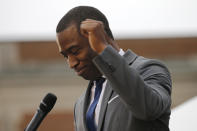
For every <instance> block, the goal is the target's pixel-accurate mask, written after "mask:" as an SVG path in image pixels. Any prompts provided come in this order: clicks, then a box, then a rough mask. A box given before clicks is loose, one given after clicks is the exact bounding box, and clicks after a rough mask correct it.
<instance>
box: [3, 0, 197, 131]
mask: <svg viewBox="0 0 197 131" xmlns="http://www.w3.org/2000/svg"><path fill="white" fill-rule="evenodd" d="M0 3H1V4H0V18H1V20H0V105H1V106H0V131H21V130H23V129H24V128H25V127H26V125H27V124H28V122H29V121H30V120H31V118H32V116H33V114H34V113H35V111H36V109H37V108H38V105H39V103H40V101H41V100H42V99H43V97H44V96H45V95H46V94H47V93H48V92H52V93H54V94H56V95H57V97H58V100H57V103H56V105H55V107H54V109H53V110H52V111H51V112H50V113H49V115H48V116H47V118H46V119H45V120H44V121H43V123H42V125H41V126H40V128H39V130H38V131H54V130H58V131H63V130H64V131H73V130H74V129H73V106H74V103H75V101H76V100H77V98H78V97H79V96H80V95H81V94H82V93H83V92H84V91H85V89H86V87H87V84H88V81H86V80H83V79H82V78H80V77H78V76H77V75H76V74H75V73H74V72H73V71H72V70H70V69H69V67H68V65H67V64H66V62H65V60H64V59H63V57H62V56H61V55H60V54H59V52H58V48H57V46H56V33H55V29H56V25H57V23H58V21H59V20H60V19H61V17H62V16H63V15H64V14H65V13H66V12H67V11H68V10H70V9H71V8H73V7H74V6H77V5H90V6H94V7H96V8H98V9H99V10H101V11H102V12H103V13H104V14H105V15H106V16H107V18H108V20H109V23H110V27H111V29H112V32H113V34H114V36H115V38H116V41H117V42H118V44H119V46H120V47H121V48H123V49H124V50H126V49H128V48H129V49H131V50H133V51H134V52H136V53H137V54H138V55H142V56H145V57H149V58H154V59H160V60H162V61H163V62H164V63H165V64H166V65H167V66H168V68H169V70H170V72H171V75H172V80H173V92H172V110H173V113H174V112H176V109H177V108H178V109H179V110H181V109H182V107H184V106H183V105H188V101H190V100H191V99H194V98H196V96H197V17H196V12H197V8H196V5H197V1H195V0H173V1H172V0H160V1H158V0H149V1H146V0H132V1H131V0H121V1H113V0H108V1H104V0H99V1H93V0H75V1H65V0H42V1H40V0H34V1H30V0H28V1H27V0H17V1H14V0H1V1H0ZM184 103H187V104H184ZM196 105H197V104H193V105H192V106H190V110H188V111H187V109H186V111H184V112H181V111H179V112H180V113H179V114H176V115H175V116H174V115H173V117H172V119H171V122H173V125H172V124H171V129H172V131H177V129H178V128H177V127H181V129H182V130H184V129H185V128H186V129H188V124H191V123H194V124H195V120H192V116H193V117H194V116H197V113H196V112H194V111H195V109H196ZM184 109H185V108H184ZM191 109H193V110H191ZM188 112H189V113H190V114H188V115H187V113H188ZM185 113H186V115H183V114H185ZM177 119H179V121H178V120H177ZM188 121H189V122H188ZM181 122H182V123H184V124H181ZM183 125H186V127H183ZM189 127H190V128H191V129H190V131H192V130H193V131H194V130H195V128H192V126H189ZM181 129H180V130H178V131H181ZM186 129H185V130H186Z"/></svg>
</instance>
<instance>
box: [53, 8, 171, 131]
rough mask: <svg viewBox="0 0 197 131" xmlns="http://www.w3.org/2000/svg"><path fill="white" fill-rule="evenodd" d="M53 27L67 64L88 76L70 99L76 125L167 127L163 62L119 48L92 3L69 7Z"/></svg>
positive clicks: (123, 129) (143, 130)
mask: <svg viewBox="0 0 197 131" xmlns="http://www.w3.org/2000/svg"><path fill="white" fill-rule="evenodd" d="M56 32H57V45H58V47H59V51H60V53H61V54H62V55H63V56H64V57H65V58H66V60H67V62H68V64H69V66H70V68H72V69H74V70H75V71H76V73H77V74H78V75H79V76H81V77H83V78H84V79H86V80H89V81H90V83H89V85H88V88H87V90H86V91H85V92H84V93H83V94H82V95H81V97H80V98H79V99H78V100H77V102H76V104H75V108H74V117H75V130H76V131H169V127H168V124H169V118H170V106H171V96H170V95H171V78H170V73H169V71H168V69H167V68H166V67H165V65H164V64H162V63H161V62H159V61H157V60H153V59H147V58H144V57H141V56H138V55H137V54H135V53H134V52H132V51H131V50H127V51H126V52H124V51H123V50H122V49H120V48H119V46H118V44H117V43H116V42H115V41H114V38H113V35H112V33H111V30H110V28H109V24H108V21H107V19H106V17H105V16H104V15H103V14H102V13H101V12H100V11H99V10H97V9H96V8H93V7H88V6H78V7H75V8H73V9H71V10H70V11H69V12H68V13H67V14H66V15H65V16H63V18H62V19H61V20H60V22H59V23H58V25H57V29H56ZM98 81H100V84H98V83H99V82H98ZM101 81H102V82H101Z"/></svg>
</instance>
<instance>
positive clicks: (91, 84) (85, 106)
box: [82, 81, 93, 131]
mask: <svg viewBox="0 0 197 131" xmlns="http://www.w3.org/2000/svg"><path fill="white" fill-rule="evenodd" d="M92 86H93V82H92V81H90V83H89V85H88V88H87V90H86V92H85V95H84V98H83V102H82V107H83V108H82V109H83V114H82V115H83V125H84V129H85V130H84V131H87V126H86V112H87V109H88V105H89V102H90V98H89V97H90V91H91V87H92Z"/></svg>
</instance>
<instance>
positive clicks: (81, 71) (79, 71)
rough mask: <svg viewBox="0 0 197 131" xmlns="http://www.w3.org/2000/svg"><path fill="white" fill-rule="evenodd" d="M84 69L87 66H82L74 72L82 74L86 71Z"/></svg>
mask: <svg viewBox="0 0 197 131" xmlns="http://www.w3.org/2000/svg"><path fill="white" fill-rule="evenodd" d="M86 69H87V67H86V66H84V67H82V68H80V69H79V70H76V72H77V74H78V75H82V74H83V73H84V72H85V71H86Z"/></svg>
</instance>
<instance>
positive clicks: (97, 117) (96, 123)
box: [89, 49, 125, 126]
mask: <svg viewBox="0 0 197 131" xmlns="http://www.w3.org/2000/svg"><path fill="white" fill-rule="evenodd" d="M118 53H119V54H120V55H121V56H123V55H124V53H125V52H124V51H123V50H122V49H120V51H119V52H118ZM103 77H104V78H105V76H103ZM106 83H107V79H106V80H105V82H104V83H103V86H102V91H101V94H100V97H99V101H98V104H97V106H96V109H95V113H94V115H95V116H94V120H95V125H96V126H98V120H99V113H100V109H101V102H102V100H103V94H104V92H105V87H106ZM95 88H96V82H95V81H94V85H93V87H92V88H91V93H90V99H91V101H90V105H91V104H92V102H93V100H94V92H95ZM90 105H89V107H90Z"/></svg>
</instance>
